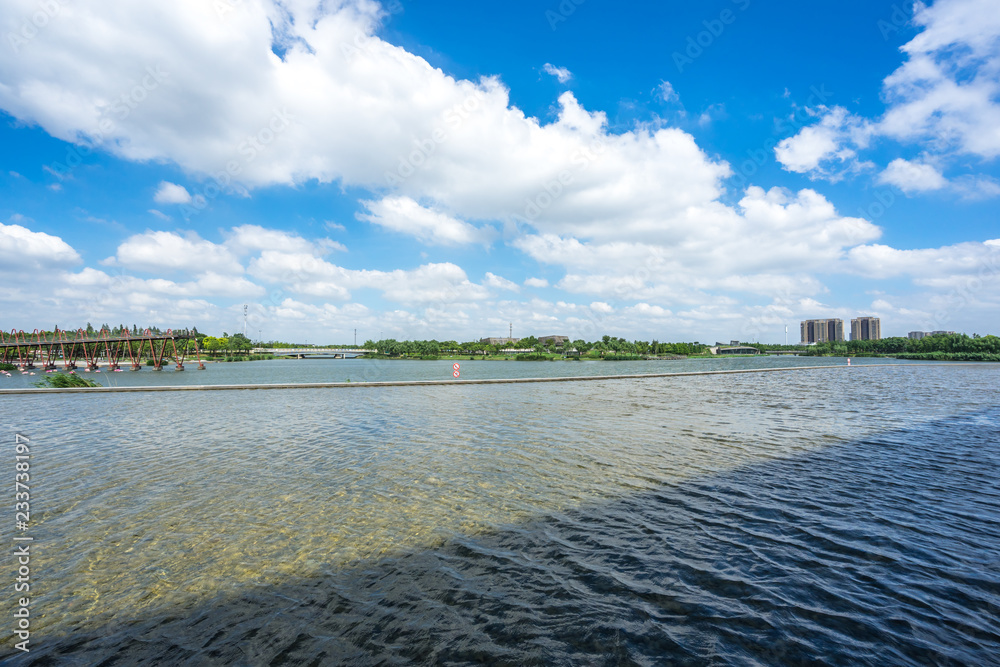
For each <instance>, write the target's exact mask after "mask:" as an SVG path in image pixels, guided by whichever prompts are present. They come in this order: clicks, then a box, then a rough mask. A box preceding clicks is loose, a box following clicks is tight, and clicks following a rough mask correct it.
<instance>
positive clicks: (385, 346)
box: [362, 336, 708, 358]
mask: <svg viewBox="0 0 1000 667" xmlns="http://www.w3.org/2000/svg"><path fill="white" fill-rule="evenodd" d="M362 348H363V349H366V350H371V351H372V352H375V351H377V352H378V353H379V354H381V355H385V356H388V357H434V356H439V355H442V354H452V355H466V354H468V355H473V356H487V357H490V356H500V355H505V354H507V353H505V352H504V350H512V349H513V350H519V351H524V350H528V351H530V352H531V353H534V354H562V355H567V356H569V355H572V356H581V357H589V358H602V357H603V358H607V357H608V356H612V355H614V356H621V355H639V356H659V355H677V356H680V355H683V356H688V355H693V354H704V353H706V352H707V350H708V346H706V345H702V344H701V343H697V342H695V343H661V342H659V341H657V340H652V341H642V340H633V341H629V340H626V339H624V338H618V337H613V336H604V337H602V338H601V339H600V340H596V341H586V340H583V339H582V338H580V339H577V340H574V341H566V342H565V343H562V344H560V343H556V342H555V341H553V340H545V341H540V340H538V338H536V337H535V336H528V337H527V338H522V339H520V340H518V341H517V342H516V343H502V344H489V343H484V342H481V341H465V342H459V341H456V340H445V341H438V340H433V339H432V340H402V341H401V340H396V339H395V338H387V339H383V340H378V341H374V340H366V341H365V343H364V345H362Z"/></svg>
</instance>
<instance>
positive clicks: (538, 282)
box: [524, 278, 549, 288]
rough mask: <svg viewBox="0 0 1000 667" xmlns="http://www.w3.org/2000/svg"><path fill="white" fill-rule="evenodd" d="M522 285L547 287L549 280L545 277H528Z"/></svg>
mask: <svg viewBox="0 0 1000 667" xmlns="http://www.w3.org/2000/svg"><path fill="white" fill-rule="evenodd" d="M524 285H525V287H538V288H542V287H548V286H549V281H548V280H546V279H545V278H528V279H527V280H525V281H524Z"/></svg>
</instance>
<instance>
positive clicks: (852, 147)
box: [774, 106, 872, 180]
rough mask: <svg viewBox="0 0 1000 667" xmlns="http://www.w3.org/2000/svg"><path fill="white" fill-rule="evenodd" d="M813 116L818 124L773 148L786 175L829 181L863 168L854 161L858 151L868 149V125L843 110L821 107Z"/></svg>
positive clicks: (869, 131)
mask: <svg viewBox="0 0 1000 667" xmlns="http://www.w3.org/2000/svg"><path fill="white" fill-rule="evenodd" d="M813 113H814V114H816V115H818V116H819V118H820V120H819V122H818V123H817V124H815V125H810V126H808V127H804V128H802V129H801V130H800V131H799V133H798V134H796V135H795V136H792V137H788V138H787V139H782V140H781V141H780V142H779V143H778V145H777V147H775V149H774V155H775V157H776V158H777V160H778V162H780V163H781V165H782V166H783V167H784V168H785V169H787V170H788V171H794V172H797V173H800V174H804V173H811V175H812V176H814V177H824V178H829V179H831V180H838V179H839V178H841V177H842V176H843V175H844V174H845V173H848V172H852V171H859V170H860V169H863V168H864V167H866V166H867V165H866V164H865V163H862V162H860V161H858V160H857V150H858V149H861V148H865V147H867V146H868V142H869V139H870V137H871V135H872V127H871V124H870V123H868V122H867V121H865V120H864V119H862V118H859V117H857V116H854V115H852V114H850V113H848V111H847V110H846V109H844V108H843V107H833V108H827V107H823V106H821V107H820V108H819V109H818V110H816V111H813Z"/></svg>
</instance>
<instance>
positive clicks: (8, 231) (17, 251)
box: [0, 215, 82, 273]
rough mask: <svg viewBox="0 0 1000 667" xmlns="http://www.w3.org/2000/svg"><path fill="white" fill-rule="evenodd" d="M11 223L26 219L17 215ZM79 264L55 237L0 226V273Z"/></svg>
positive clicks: (9, 226) (19, 227) (64, 244)
mask: <svg viewBox="0 0 1000 667" xmlns="http://www.w3.org/2000/svg"><path fill="white" fill-rule="evenodd" d="M12 220H16V221H18V222H21V221H25V218H24V217H23V216H20V215H16V216H13V217H12ZM81 261H82V258H81V257H80V255H79V253H77V251H76V250H74V249H73V248H72V247H70V245H69V244H68V243H66V242H65V241H63V240H62V239H61V238H59V237H58V236H52V235H51V234H45V233H44V232H33V231H31V230H30V229H28V228H27V227H23V226H22V225H18V224H10V225H6V224H4V223H2V222H0V272H11V273H13V272H16V271H22V270H26V269H27V270H36V269H50V268H54V267H65V266H71V265H73V264H78V263H79V262H81Z"/></svg>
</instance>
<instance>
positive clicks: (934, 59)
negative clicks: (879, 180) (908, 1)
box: [879, 0, 1000, 159]
mask: <svg viewBox="0 0 1000 667" xmlns="http://www.w3.org/2000/svg"><path fill="white" fill-rule="evenodd" d="M995 9H996V5H995V4H994V3H992V2H990V0H939V1H938V2H935V3H934V4H933V5H930V6H927V5H920V4H918V5H917V11H916V13H915V15H914V17H913V21H914V23H915V24H917V25H919V26H921V27H923V31H922V32H920V33H919V34H918V35H917V36H916V37H914V38H913V39H912V40H910V41H909V42H908V43H906V44H904V45H903V46H902V47H901V50H902V51H903V52H904V53H905V54H906V55H907V58H908V59H907V61H906V62H905V63H904V64H903V65H902V66H901V67H899V69H897V70H896V71H895V72H893V73H892V74H891V75H890V76H888V77H887V78H886V79H885V81H884V88H885V92H884V94H885V96H886V98H887V99H888V100H889V103H890V104H889V109H888V111H887V112H886V114H885V115H884V116H883V118H882V120H881V123H880V128H879V129H880V131H881V133H883V134H884V135H886V136H890V137H893V138H895V139H898V140H901V141H907V142H925V143H929V144H931V145H933V146H934V147H935V149H936V151H937V152H941V153H945V152H954V153H957V154H966V155H973V156H976V157H980V158H984V159H992V158H995V157H997V156H1000V15H998V14H997V12H996V11H995Z"/></svg>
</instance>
